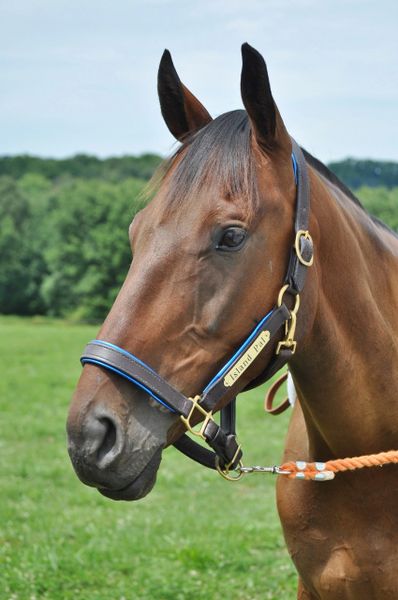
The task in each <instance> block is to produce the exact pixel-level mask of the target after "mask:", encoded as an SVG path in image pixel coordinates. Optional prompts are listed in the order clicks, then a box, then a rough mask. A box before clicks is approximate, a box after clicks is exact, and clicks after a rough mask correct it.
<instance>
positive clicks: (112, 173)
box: [0, 154, 398, 321]
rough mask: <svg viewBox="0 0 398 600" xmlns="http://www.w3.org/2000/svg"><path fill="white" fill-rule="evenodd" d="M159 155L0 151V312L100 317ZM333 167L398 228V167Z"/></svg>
mask: <svg viewBox="0 0 398 600" xmlns="http://www.w3.org/2000/svg"><path fill="white" fill-rule="evenodd" d="M160 162H161V157H159V156H157V155H154V154H144V155H142V156H138V157H134V156H122V157H119V158H108V159H99V158H97V157H94V156H87V155H76V156H74V157H72V158H68V159H63V160H56V159H44V158H38V157H34V156H28V155H23V156H10V157H0V224H1V225H0V253H1V261H0V313H3V314H17V315H36V314H42V315H50V316H57V317H58V316H60V317H68V318H70V319H75V320H83V321H98V320H101V319H102V318H103V317H104V316H105V315H106V313H107V311H108V310H109V307H110V306H111V304H112V302H113V300H114V298H115V296H116V294H117V291H118V289H119V287H120V285H121V283H122V281H123V279H124V277H125V274H126V272H127V269H128V267H129V264H130V261H131V253H130V247H129V243H128V236H127V230H128V226H129V224H130V222H131V220H132V218H133V216H134V214H135V213H136V212H137V211H138V210H140V209H141V208H142V206H143V202H144V201H143V199H142V194H141V193H142V190H143V188H144V186H145V184H146V182H147V181H148V179H149V178H150V177H151V175H152V174H153V172H154V170H155V169H156V167H157V166H158V165H159V164H160ZM329 167H330V168H331V169H332V170H333V171H334V172H335V173H336V175H337V176H338V177H340V179H342V181H344V183H346V185H348V186H349V187H350V188H351V189H352V190H353V191H354V192H355V193H356V194H357V196H358V197H359V198H360V200H361V201H362V203H363V204H364V205H365V207H366V208H367V210H369V212H371V213H372V214H374V215H375V216H377V217H379V218H380V219H381V220H383V221H384V222H385V223H387V224H388V225H389V226H390V227H391V228H393V229H395V231H398V164H397V163H393V162H381V161H380V162H378V161H369V160H354V159H347V160H344V161H340V162H336V163H332V164H331V165H329Z"/></svg>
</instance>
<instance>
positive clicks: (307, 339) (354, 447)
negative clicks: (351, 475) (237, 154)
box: [291, 169, 398, 459]
mask: <svg viewBox="0 0 398 600" xmlns="http://www.w3.org/2000/svg"><path fill="white" fill-rule="evenodd" d="M310 178H311V189H312V193H311V213H312V214H311V221H312V222H311V231H312V232H313V233H314V237H315V248H316V252H317V259H316V262H315V264H314V267H312V270H311V273H310V274H309V277H308V281H307V284H306V288H305V290H304V293H303V296H302V308H301V309H300V312H301V315H299V319H300V320H301V332H300V330H299V335H302V336H303V337H302V342H301V343H300V342H299V349H298V352H297V355H296V356H295V357H294V360H293V361H292V363H291V371H292V374H293V377H294V381H295V384H296V388H297V391H298V395H299V398H300V404H301V406H302V409H303V413H304V417H305V421H306V425H307V431H308V437H309V450H310V455H311V457H312V458H320V459H321V458H322V457H327V456H330V455H335V456H344V455H346V456H349V455H354V454H361V453H362V454H363V453H369V452H376V451H381V450H388V449H391V448H398V428H397V427H396V423H398V369H397V366H398V344H397V338H398V311H397V302H396V298H397V297H398V279H397V277H396V273H397V269H398V239H396V238H395V237H394V236H393V235H392V234H391V233H390V232H388V231H387V230H384V229H383V228H382V227H381V226H379V225H376V224H375V223H374V222H373V221H372V220H371V219H370V217H368V215H366V213H365V212H364V211H363V209H362V208H361V207H359V206H357V205H356V204H355V202H353V201H352V200H351V199H350V198H348V197H346V196H345V195H344V193H343V192H342V191H341V190H340V189H339V188H337V187H336V186H335V185H333V184H332V183H329V182H328V181H327V180H326V179H325V178H324V177H323V176H322V175H319V174H318V173H317V172H316V171H313V170H312V169H310ZM303 328H304V329H306V330H307V331H303Z"/></svg>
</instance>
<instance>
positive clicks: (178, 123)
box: [158, 50, 212, 141]
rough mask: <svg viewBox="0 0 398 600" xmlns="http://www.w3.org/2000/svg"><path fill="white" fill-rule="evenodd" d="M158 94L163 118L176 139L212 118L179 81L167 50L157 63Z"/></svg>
mask: <svg viewBox="0 0 398 600" xmlns="http://www.w3.org/2000/svg"><path fill="white" fill-rule="evenodd" d="M158 94H159V100H160V108H161V111H162V115H163V118H164V120H165V122H166V125H167V127H168V128H169V129H170V131H171V133H172V134H173V135H174V137H175V138H177V140H180V141H182V140H183V139H184V137H185V136H186V135H187V134H188V133H190V132H191V131H196V130H197V129H200V128H201V127H204V126H205V125H207V123H209V122H210V121H211V120H212V118H211V116H210V115H209V113H208V112H207V110H206V109H205V107H204V106H203V105H202V104H201V103H200V102H199V100H198V99H197V98H195V96H194V95H193V94H192V93H191V92H190V91H189V90H188V88H186V87H185V85H184V84H183V83H182V82H181V81H180V78H179V77H178V75H177V71H176V70H175V68H174V65H173V61H172V59H171V54H170V52H169V51H168V50H165V51H164V52H163V56H162V58H161V61H160V65H159V71H158Z"/></svg>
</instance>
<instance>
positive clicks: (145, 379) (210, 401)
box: [81, 140, 314, 475]
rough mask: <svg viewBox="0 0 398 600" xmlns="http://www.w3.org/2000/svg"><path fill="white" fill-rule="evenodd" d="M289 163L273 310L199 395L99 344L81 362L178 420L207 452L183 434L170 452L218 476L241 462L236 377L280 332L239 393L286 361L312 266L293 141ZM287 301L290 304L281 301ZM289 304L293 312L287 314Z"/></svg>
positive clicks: (303, 178)
mask: <svg viewBox="0 0 398 600" xmlns="http://www.w3.org/2000/svg"><path fill="white" fill-rule="evenodd" d="M292 163H293V169H294V175H295V180H296V215H295V223H294V229H295V241H294V245H293V247H292V249H291V251H290V257H289V263H288V268H287V272H286V276H285V280H284V285H283V287H282V288H281V291H280V293H279V298H278V301H277V304H276V305H275V307H274V308H273V309H272V310H271V311H270V312H269V313H268V314H266V315H265V317H263V318H262V319H261V321H260V322H259V323H258V324H257V326H256V327H255V328H254V329H253V331H252V332H251V333H250V334H249V335H248V337H247V338H246V339H245V341H244V342H243V343H242V344H241V346H240V347H239V348H238V349H237V350H236V352H235V353H234V355H233V356H232V357H231V358H230V359H229V360H228V362H227V363H226V364H225V365H224V366H223V367H222V368H221V369H220V370H219V371H218V373H217V374H216V375H215V376H214V377H213V379H212V380H211V381H210V382H209V384H208V385H207V386H206V387H205V389H204V390H203V392H202V393H201V394H200V395H198V396H195V397H194V398H188V397H186V396H185V395H184V394H182V393H181V392H179V391H178V390H176V389H175V388H174V387H173V386H171V385H170V384H169V383H168V382H167V381H166V380H165V379H163V378H162V377H161V376H160V375H159V374H158V373H157V372H156V371H154V370H153V369H152V368H151V367H150V366H148V365H147V364H145V363H144V362H143V361H141V360H140V359H139V358H137V357H136V356H134V355H133V354H130V352H127V351H126V350H124V349H123V348H119V347H118V346H115V345H114V344H111V343H109V342H106V341H103V340H93V341H91V342H89V344H88V345H87V346H86V348H85V350H84V352H83V355H82V357H81V363H82V364H83V365H85V364H87V363H89V364H94V365H97V366H100V367H103V368H105V369H108V370H109V371H112V372H114V373H116V374H118V375H120V376H121V377H123V378H124V379H127V380H128V381H130V382H131V383H133V384H134V385H136V386H138V387H139V388H141V389H143V390H144V391H145V392H146V393H147V394H148V395H149V396H151V397H152V398H154V399H155V400H156V401H157V402H159V403H160V404H162V405H163V406H165V407H166V408H167V409H168V410H170V411H171V412H174V413H177V414H178V415H180V418H181V420H182V422H183V423H184V426H185V428H186V429H187V431H189V432H190V433H192V434H194V435H196V436H198V437H200V438H202V439H203V440H205V441H206V442H207V444H208V445H209V446H210V447H211V448H212V450H213V451H211V450H208V449H206V448H204V447H203V446H201V445H200V444H198V443H196V442H194V441H193V440H192V439H191V438H190V437H188V436H187V435H186V434H184V435H183V436H182V437H181V438H180V439H179V440H177V442H175V443H174V446H175V447H176V448H178V449H179V450H180V451H181V452H183V453H184V454H186V455H187V456H189V457H190V458H192V459H194V460H196V461H197V462H199V463H201V464H203V465H205V466H207V467H210V468H213V469H215V468H216V469H218V470H219V471H220V472H221V474H224V475H225V474H228V472H229V471H230V470H233V469H235V468H236V467H237V466H238V465H239V463H240V460H241V458H242V450H241V447H240V445H239V444H238V442H237V439H236V432H235V398H236V395H237V394H238V393H239V392H241V391H243V390H242V388H241V386H240V385H239V378H240V376H241V375H242V373H243V372H244V371H245V370H246V369H247V368H248V367H249V366H250V365H251V364H252V363H253V361H255V360H256V359H257V358H258V356H260V355H261V352H262V350H263V349H264V348H265V347H266V346H267V344H268V343H269V342H270V341H274V340H275V341H278V340H280V339H281V329H282V328H283V327H284V328H285V331H284V333H285V336H284V338H283V339H282V341H279V342H278V343H277V346H276V349H275V353H274V355H273V357H272V358H271V360H270V362H269V363H268V365H267V367H266V368H265V370H264V371H263V372H262V373H261V375H260V376H259V377H256V378H255V379H254V380H253V381H251V382H250V384H249V385H247V386H246V388H245V389H246V390H247V389H251V388H253V387H256V386H258V385H260V384H261V383H263V382H264V381H267V380H268V379H270V377H272V376H273V375H274V373H276V372H277V371H278V370H279V369H280V368H281V367H282V366H283V365H285V364H286V363H287V362H288V361H289V360H290V358H291V357H292V356H293V354H294V352H295V349H296V344H297V342H296V340H295V329H296V320H297V312H298V309H299V306H300V293H301V291H302V289H303V287H304V283H305V279H306V274H307V269H308V267H309V266H311V265H312V262H313V254H314V249H313V242H312V238H311V236H310V234H309V232H308V220H309V210H310V190H309V178H308V172H307V166H306V163H305V159H304V155H303V153H302V151H301V149H300V147H299V146H298V145H297V143H296V142H295V141H294V140H292ZM288 297H290V300H288V301H286V298H288ZM292 303H293V304H294V307H293V308H288V306H289V305H291V304H292ZM282 335H283V334H282ZM227 394H228V395H230V396H232V397H234V399H233V400H232V401H230V402H229V404H228V405H227V406H226V407H225V408H223V409H221V421H220V425H218V424H217V423H216V422H215V421H214V419H213V411H214V409H215V408H216V406H217V405H218V404H219V403H220V401H221V400H222V399H223V398H224V397H225V396H226V395H227ZM197 413H199V414H201V416H202V422H201V423H200V424H199V425H198V426H197V427H196V428H194V426H193V425H192V423H191V420H192V419H193V418H195V417H196V416H197Z"/></svg>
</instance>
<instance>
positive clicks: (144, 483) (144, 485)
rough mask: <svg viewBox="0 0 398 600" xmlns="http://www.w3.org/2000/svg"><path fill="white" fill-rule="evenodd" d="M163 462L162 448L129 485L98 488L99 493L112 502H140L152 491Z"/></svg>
mask: <svg viewBox="0 0 398 600" xmlns="http://www.w3.org/2000/svg"><path fill="white" fill-rule="evenodd" d="M161 460H162V448H160V449H159V450H158V451H157V452H155V454H154V455H153V457H152V458H151V460H150V461H149V463H148V464H147V465H146V467H144V469H143V470H142V471H141V473H140V474H139V475H138V476H137V477H136V478H135V479H133V481H131V482H130V483H129V484H127V485H126V486H125V487H123V488H120V489H112V488H106V487H98V488H97V489H98V491H99V492H100V493H101V494H102V495H103V496H106V497H107V498H110V499H111V500H126V501H131V500H140V499H141V498H144V496H146V495H147V494H149V492H150V491H151V490H152V488H153V486H154V485H155V482H156V475H157V472H158V469H159V465H160V461H161Z"/></svg>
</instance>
